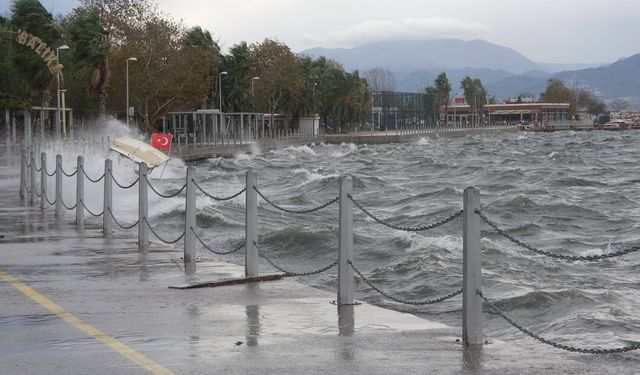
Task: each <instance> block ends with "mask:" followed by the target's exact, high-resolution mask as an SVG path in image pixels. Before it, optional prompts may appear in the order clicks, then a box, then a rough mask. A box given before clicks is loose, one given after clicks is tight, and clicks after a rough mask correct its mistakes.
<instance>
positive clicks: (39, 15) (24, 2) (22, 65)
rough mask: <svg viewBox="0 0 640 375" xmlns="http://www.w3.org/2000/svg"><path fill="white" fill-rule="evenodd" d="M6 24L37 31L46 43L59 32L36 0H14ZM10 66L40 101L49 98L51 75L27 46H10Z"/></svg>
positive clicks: (52, 41) (52, 42) (56, 39)
mask: <svg viewBox="0 0 640 375" xmlns="http://www.w3.org/2000/svg"><path fill="white" fill-rule="evenodd" d="M11 13H12V14H11V18H10V21H9V26H10V28H12V29H14V30H17V29H22V30H26V31H28V32H29V33H31V34H33V35H37V36H38V37H39V38H40V39H42V40H43V41H44V42H45V43H47V44H48V45H49V46H55V45H57V44H58V43H59V40H60V32H59V30H58V28H57V26H56V25H55V23H54V21H53V16H52V15H51V14H50V13H49V12H47V10H46V9H45V8H44V7H43V6H42V4H40V2H39V1H38V0H16V1H15V2H14V3H13V6H12V7H11ZM14 68H15V69H16V72H17V73H18V74H19V75H20V76H21V80H22V81H23V82H24V83H25V86H26V90H28V91H29V94H31V95H38V96H40V97H41V99H42V103H44V104H45V105H47V104H48V103H49V100H50V94H49V87H50V86H51V84H52V82H53V79H52V76H51V72H50V71H49V70H48V69H47V66H46V65H45V64H44V63H43V61H42V59H41V58H40V56H38V54H36V53H34V51H32V50H31V49H30V48H27V47H23V46H19V48H16V49H14Z"/></svg>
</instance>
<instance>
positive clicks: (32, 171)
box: [29, 149, 36, 206]
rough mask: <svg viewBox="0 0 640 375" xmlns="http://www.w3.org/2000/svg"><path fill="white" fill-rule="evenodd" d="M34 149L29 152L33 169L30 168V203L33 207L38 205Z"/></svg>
mask: <svg viewBox="0 0 640 375" xmlns="http://www.w3.org/2000/svg"><path fill="white" fill-rule="evenodd" d="M35 159H36V158H35V152H34V151H33V149H32V150H31V151H30V152H29V160H30V162H29V163H30V164H31V168H29V185H30V186H31V194H29V202H30V203H31V205H32V206H35V204H36V160H35Z"/></svg>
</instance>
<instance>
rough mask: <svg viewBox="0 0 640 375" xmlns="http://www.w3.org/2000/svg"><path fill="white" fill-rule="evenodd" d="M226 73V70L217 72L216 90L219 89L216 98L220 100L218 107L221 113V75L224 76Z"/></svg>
mask: <svg viewBox="0 0 640 375" xmlns="http://www.w3.org/2000/svg"><path fill="white" fill-rule="evenodd" d="M227 74H229V73H227V72H220V73H218V90H219V91H218V92H219V94H218V99H219V100H220V107H219V109H220V113H222V76H226V75H227Z"/></svg>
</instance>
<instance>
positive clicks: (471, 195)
mask: <svg viewBox="0 0 640 375" xmlns="http://www.w3.org/2000/svg"><path fill="white" fill-rule="evenodd" d="M56 159H57V162H56V163H57V164H56V171H54V172H53V173H51V174H50V173H49V172H48V171H47V166H46V162H44V161H45V160H46V155H43V156H42V161H43V163H41V166H40V169H39V171H40V172H42V174H41V185H43V186H42V187H41V194H38V192H37V191H36V192H35V194H36V195H38V197H42V195H44V199H45V200H46V201H47V202H48V203H49V204H50V205H54V204H56V203H59V205H58V207H56V214H57V217H58V220H60V219H59V218H60V217H61V216H62V215H60V212H59V211H58V210H59V209H60V205H61V206H63V207H64V208H65V209H67V210H73V209H76V219H77V220H76V221H77V222H78V221H80V222H81V223H84V222H83V220H84V219H83V216H82V215H83V214H84V210H86V211H87V212H89V214H91V215H92V216H94V217H99V216H102V217H103V231H104V233H105V234H104V235H105V236H108V235H110V234H111V233H112V231H111V222H113V223H115V225H117V226H118V227H119V228H121V229H124V230H128V229H132V228H134V227H136V226H137V227H138V232H139V233H138V239H139V247H140V251H145V250H146V247H147V245H148V243H149V241H148V232H147V230H148V231H150V232H151V233H153V235H154V236H155V237H156V238H157V239H158V240H160V241H161V242H163V243H165V244H175V243H177V242H178V241H180V240H182V239H184V246H185V256H184V259H185V272H187V273H189V272H195V258H196V257H195V248H196V243H197V242H199V243H200V244H201V245H202V247H204V248H205V249H206V250H207V251H209V252H211V253H214V254H218V255H228V254H232V253H235V252H238V251H240V250H241V249H245V272H246V277H254V276H259V273H258V263H259V262H258V259H259V258H263V259H264V260H265V261H266V262H267V263H268V264H269V265H271V267H273V268H275V269H276V270H278V271H279V272H282V273H284V274H285V275H286V276H300V277H303V276H312V275H317V274H320V273H323V272H326V271H328V270H330V269H331V268H333V267H336V266H337V265H338V264H340V265H341V266H344V267H338V275H337V280H338V282H337V289H338V298H337V303H338V304H352V303H353V298H354V297H353V295H354V293H353V292H354V286H353V283H354V280H355V278H354V276H357V277H358V278H359V279H360V280H361V281H362V282H363V283H365V284H366V285H368V286H369V287H370V288H371V289H372V290H373V291H375V292H377V293H379V294H380V295H382V296H383V297H385V298H388V299H389V300H391V301H394V302H397V303H401V304H406V305H414V306H421V305H430V304H435V303H439V302H443V301H445V300H448V299H451V298H453V297H455V296H458V295H460V294H463V298H464V301H465V304H463V313H462V315H463V320H464V322H463V326H465V327H467V330H466V332H467V334H469V332H472V333H471V335H473V336H472V337H471V336H465V338H464V340H465V344H480V345H481V344H482V342H483V340H482V325H481V321H482V319H481V318H482V302H483V301H484V303H485V304H487V305H488V306H489V308H490V309H491V311H492V312H493V313H495V314H497V315H499V316H500V317H501V318H503V319H504V320H505V321H507V322H508V323H510V324H511V325H512V326H514V327H515V328H517V329H518V330H519V331H521V332H522V333H524V334H526V335H528V336H530V337H532V338H534V339H536V340H538V341H540V342H542V343H544V344H548V345H551V346H553V347H556V348H559V349H563V350H569V351H572V352H578V353H588V354H608V353H622V352H627V351H631V350H636V349H640V346H639V345H629V346H625V347H621V348H613V349H589V348H580V347H573V346H568V345H564V344H559V343H556V342H553V341H551V340H548V339H545V338H542V337H540V336H538V335H536V334H534V333H532V332H531V331H529V330H527V329H525V328H523V327H522V326H521V325H519V324H518V323H516V322H515V321H513V320H512V319H510V318H509V317H508V316H507V315H506V314H504V313H503V312H501V311H500V310H499V309H498V308H497V307H496V306H495V304H493V303H492V302H491V301H489V300H488V299H487V298H485V296H484V295H482V293H481V292H480V287H481V285H482V283H481V251H482V249H481V234H482V233H481V230H480V227H481V224H482V222H485V223H486V224H488V225H489V226H490V227H491V228H493V230H495V231H496V232H497V233H498V234H500V235H501V236H504V237H505V238H507V239H508V240H510V241H511V242H513V243H514V244H516V245H518V246H521V247H523V248H525V249H528V250H530V251H532V252H534V253H536V254H538V255H544V256H548V257H551V258H555V259H562V260H566V261H596V260H602V259H608V258H614V257H618V256H622V255H626V254H629V253H632V252H637V251H639V250H640V246H633V247H630V248H627V249H624V250H619V251H615V252H611V253H607V254H602V255H591V256H570V255H559V254H555V253H552V252H549V251H545V250H540V249H537V248H535V247H533V246H531V245H528V244H526V243H525V242H523V241H521V240H519V239H517V238H515V237H514V236H512V235H510V234H509V233H508V232H507V231H506V230H504V229H501V228H499V226H498V224H496V223H495V222H493V221H492V220H490V219H489V218H488V217H487V216H486V215H485V214H484V213H483V212H482V211H481V210H480V207H481V206H480V203H479V196H480V193H479V191H478V190H477V189H475V188H472V187H471V188H467V189H465V192H464V209H463V210H460V211H457V212H455V213H454V214H452V215H450V216H448V217H446V218H443V219H441V220H440V221H437V222H435V223H432V224H428V225H422V226H400V225H396V224H392V223H389V222H388V221H387V220H384V219H381V218H379V217H377V216H376V215H374V214H372V213H371V212H370V211H369V210H368V209H366V208H365V207H363V205H362V204H361V203H360V202H358V201H357V200H356V199H354V198H353V194H352V192H353V185H352V180H351V178H350V177H348V176H343V177H341V178H340V180H339V181H340V182H339V184H340V185H339V196H338V197H336V198H334V199H331V200H329V201H328V202H325V203H323V204H321V205H319V206H316V207H312V208H305V209H289V208H285V207H283V206H281V205H278V204H276V203H274V202H273V201H272V200H271V199H270V198H268V197H267V196H265V195H264V194H263V193H262V192H261V191H260V190H259V189H258V188H257V186H256V185H257V175H256V173H255V172H253V171H250V172H247V175H246V177H247V181H246V185H245V188H243V189H242V190H240V191H239V192H237V193H235V194H233V195H231V196H228V197H217V196H214V195H212V194H210V193H208V192H207V191H206V190H205V189H203V187H202V186H200V185H199V184H198V183H197V181H196V180H195V177H194V176H195V168H194V167H189V168H187V179H186V183H185V185H183V186H182V187H181V188H180V189H178V190H177V191H175V192H173V193H171V194H165V193H162V192H160V191H159V190H158V189H157V188H156V187H154V186H153V185H152V184H151V183H150V181H149V178H148V177H147V175H146V173H147V172H146V170H147V168H146V165H144V164H143V163H141V164H140V166H139V168H140V177H138V178H137V179H136V180H135V181H133V182H132V183H131V184H129V185H123V184H121V183H120V182H118V181H117V180H116V179H115V178H114V176H113V171H112V169H111V168H112V164H111V160H106V161H105V173H104V174H103V175H102V176H100V177H99V178H98V179H92V178H90V177H89V176H88V175H87V173H86V172H85V170H84V168H83V167H82V165H83V160H82V158H80V157H79V158H78V166H77V168H76V170H75V172H73V173H67V172H65V170H64V169H63V168H62V165H61V162H60V160H61V156H60V155H58V156H57V158H56ZM22 160H23V162H22V163H21V164H22V165H21V168H32V169H30V175H28V173H27V171H26V170H24V169H21V184H20V189H21V197H23V198H25V193H26V194H32V193H34V192H33V191H32V190H33V189H37V184H36V183H35V180H34V178H35V177H34V173H33V172H34V170H36V167H37V165H36V162H35V160H34V159H33V158H31V160H30V162H27V159H26V158H25V157H24V156H23V159H22ZM57 169H60V170H61V173H62V174H64V175H65V176H67V177H72V176H74V175H76V174H78V172H79V171H80V170H81V171H82V174H84V177H86V178H87V179H89V180H90V181H91V182H94V183H97V182H99V181H101V180H102V179H104V182H105V184H104V185H105V186H104V189H105V190H104V199H103V207H104V209H103V211H102V212H100V213H94V212H92V211H91V210H89V209H88V208H87V206H86V204H85V202H84V190H83V189H84V184H83V183H81V182H82V178H83V176H82V175H78V176H77V178H78V184H77V186H78V188H77V190H76V193H77V197H76V204H75V205H74V206H67V205H66V204H65V202H64V200H63V198H62V197H63V195H62V190H61V189H62V187H61V186H60V185H59V184H60V181H61V180H62V179H61V176H57V179H56V180H57V185H56V191H55V194H56V197H57V198H56V199H55V200H54V201H51V200H50V199H49V197H48V195H47V190H46V177H45V176H44V175H46V176H49V177H52V176H54V175H56V172H57ZM141 178H142V179H141ZM27 181H30V184H31V186H28V183H27ZM112 183H113V184H115V185H117V186H118V187H120V188H121V189H130V188H132V187H133V186H134V185H136V184H140V185H139V187H140V190H139V207H140V208H139V210H140V212H139V213H138V217H139V219H138V220H137V221H136V222H134V223H133V224H131V225H123V224H122V223H120V222H118V220H117V219H116V218H115V215H114V213H113V211H112V208H111V207H112V206H111V204H112V203H111V195H112ZM247 188H249V189H250V190H247ZM147 189H151V190H152V191H153V192H154V193H155V194H157V195H159V196H160V197H163V198H172V197H176V196H177V195H179V194H181V193H182V192H184V191H186V198H185V224H184V227H185V230H184V231H183V232H182V233H181V234H180V235H179V236H178V237H177V238H175V239H167V238H164V237H163V236H161V235H160V234H159V233H158V231H157V230H156V229H154V228H153V227H152V226H151V225H150V223H149V221H148V219H147V216H148V214H147V205H148V202H147ZM197 190H200V192H201V193H203V194H204V195H206V196H207V197H209V198H211V199H214V200H218V201H226V200H231V199H234V198H236V197H238V196H240V195H241V194H243V193H244V194H246V199H247V200H246V206H245V210H246V211H245V212H246V215H245V216H246V226H245V241H244V242H243V243H242V244H240V245H239V246H237V247H235V248H233V249H231V250H230V251H217V250H215V249H213V248H212V247H211V246H209V245H207V244H206V243H205V241H204V240H203V238H202V237H201V236H200V235H199V234H198V233H197V232H196V196H197ZM258 197H261V198H262V199H264V200H265V201H266V202H267V203H268V204H269V205H271V206H273V207H274V208H276V209H277V210H280V211H283V212H287V213H292V214H306V213H311V212H315V211H318V210H321V209H323V208H326V207H328V206H330V205H332V204H334V203H338V202H339V204H340V210H339V212H338V214H339V227H338V229H339V252H338V260H336V261H335V262H333V263H331V264H329V265H326V266H324V267H322V268H319V269H316V270H312V271H308V272H294V271H291V270H287V269H285V268H283V267H281V266H280V265H278V264H276V262H274V261H273V260H272V259H271V258H270V257H269V256H268V255H267V254H265V252H264V251H262V250H261V249H260V248H259V246H258V242H257V238H258V229H257V209H258V205H257V203H258ZM31 200H32V204H33V203H34V202H33V201H34V199H33V195H32V196H31ZM57 200H60V202H57ZM41 204H42V205H43V206H42V207H43V208H44V203H42V202H41ZM352 204H353V205H355V206H356V207H357V208H358V209H360V210H361V211H362V212H363V213H364V214H365V215H366V216H368V217H369V218H371V219H373V220H374V221H375V222H377V223H379V224H382V225H384V226H386V227H389V228H392V229H395V230H401V231H408V232H419V231H426V230H429V229H434V228H437V227H439V226H442V225H444V224H446V223H449V222H452V221H453V220H455V219H457V218H459V217H462V218H463V219H464V225H463V231H464V233H463V263H464V264H463V272H464V278H463V280H464V281H463V288H460V289H458V290H455V291H453V292H452V293H450V294H448V295H445V296H442V297H438V298H434V299H429V300H411V299H404V298H399V297H397V296H393V295H391V293H388V292H386V291H384V290H382V289H381V288H379V287H378V286H376V285H375V283H373V282H372V281H371V280H370V279H369V278H367V276H365V275H364V274H363V273H362V272H361V271H360V270H359V269H358V268H357V267H356V266H355V265H354V263H353V261H352V259H353V258H354V257H353V209H352ZM79 205H80V206H79ZM79 210H82V211H79ZM105 211H108V212H105ZM105 216H107V217H105ZM78 218H80V219H78ZM141 221H142V222H143V223H141ZM82 225H84V224H82ZM78 230H79V231H81V230H83V229H78ZM161 233H162V232H161ZM187 259H189V262H192V263H187V262H188V261H187ZM187 264H189V266H187ZM347 265H348V266H347ZM189 270H191V271H189ZM463 331H464V330H463ZM467 334H463V336H464V335H467Z"/></svg>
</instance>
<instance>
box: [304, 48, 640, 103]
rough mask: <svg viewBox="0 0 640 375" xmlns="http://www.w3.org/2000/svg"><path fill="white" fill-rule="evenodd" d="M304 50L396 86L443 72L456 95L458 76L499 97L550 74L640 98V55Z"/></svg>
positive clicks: (419, 86) (608, 93)
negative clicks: (387, 77) (576, 58)
mask: <svg viewBox="0 0 640 375" xmlns="http://www.w3.org/2000/svg"><path fill="white" fill-rule="evenodd" d="M301 54H304V55H309V56H313V57H320V56H325V57H327V58H329V59H332V60H335V61H337V62H339V63H340V64H342V65H343V66H344V67H345V69H347V70H356V69H358V70H360V72H361V73H364V72H365V71H367V70H369V69H372V68H383V69H386V70H389V71H391V72H392V73H393V74H394V77H395V80H396V89H397V90H398V91H408V92H419V91H422V90H424V88H425V87H426V86H429V85H431V84H432V83H433V80H434V79H435V77H436V76H437V75H438V74H439V73H441V72H443V71H444V72H446V73H447V76H448V78H449V81H450V82H451V86H452V89H453V92H454V94H455V93H457V92H460V91H461V90H460V81H461V80H462V78H464V77H465V76H467V75H468V76H470V77H473V78H479V79H480V80H482V82H483V84H484V85H485V87H486V88H487V90H488V92H489V94H491V95H493V96H496V97H497V98H499V99H500V98H506V97H513V96H516V95H518V94H520V93H523V92H528V93H532V94H534V95H535V96H537V95H539V94H540V93H541V92H543V91H544V90H545V88H546V85H547V80H548V79H550V78H556V79H560V80H562V81H564V82H565V84H567V85H568V86H570V87H574V86H577V87H583V88H589V89H591V90H593V91H595V92H596V94H598V95H599V96H601V97H602V98H604V99H610V98H617V97H627V98H632V99H634V98H635V99H638V100H639V101H640V54H638V55H634V56H631V57H629V58H625V59H621V60H619V61H616V62H615V63H613V64H610V65H603V66H598V67H587V68H585V69H583V68H584V67H586V66H588V65H589V64H568V63H565V64H547V63H537V62H534V61H531V60H530V59H528V58H527V57H525V56H523V55H522V54H520V53H518V52H516V51H515V50H513V49H511V48H507V47H503V46H499V45H496V44H492V43H489V42H485V41H483V40H472V41H463V40H457V39H437V40H423V41H399V42H381V43H372V44H367V45H363V46H359V47H355V48H350V49H344V48H335V49H327V48H312V49H308V50H305V51H302V52H301ZM591 66H596V64H591ZM558 69H566V71H561V72H560V71H559V70H558ZM570 69H571V70H570ZM632 101H635V100H632Z"/></svg>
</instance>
